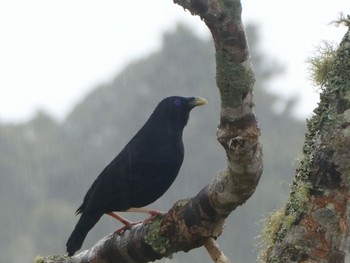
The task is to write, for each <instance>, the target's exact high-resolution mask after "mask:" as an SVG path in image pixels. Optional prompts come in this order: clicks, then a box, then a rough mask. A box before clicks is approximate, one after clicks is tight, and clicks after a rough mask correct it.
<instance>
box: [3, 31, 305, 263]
mask: <svg viewBox="0 0 350 263" xmlns="http://www.w3.org/2000/svg"><path fill="white" fill-rule="evenodd" d="M246 29H247V35H248V39H249V44H250V49H251V55H252V61H253V66H254V70H255V73H256V79H257V81H256V87H255V91H254V96H255V102H256V114H257V116H258V119H259V122H260V126H261V131H262V142H263V146H264V173H263V176H262V178H261V181H260V184H259V186H258V188H257V191H256V193H255V194H254V195H253V197H252V198H251V199H249V200H248V202H247V203H246V204H245V205H244V206H242V207H240V208H238V209H237V210H236V211H234V213H233V214H232V215H231V216H230V217H229V218H228V220H227V223H226V227H225V230H224V233H223V235H222V236H221V237H220V238H219V243H220V244H221V246H222V248H223V250H224V252H225V253H226V254H227V255H228V256H229V257H230V258H231V260H232V261H233V262H236V263H243V262H255V260H256V258H257V254H258V248H257V246H256V245H257V243H258V242H259V241H258V240H257V239H256V237H257V236H258V235H259V232H260V231H261V228H262V225H263V224H262V219H264V218H265V217H267V216H268V214H269V213H270V212H271V211H273V210H274V209H277V208H278V207H279V206H280V205H281V204H282V203H283V202H284V201H285V200H286V198H287V196H288V194H289V183H290V181H291V179H292V176H293V170H294V168H295V163H296V162H297V156H298V153H299V152H301V145H302V141H303V138H304V133H305V122H304V121H300V120H297V119H295V118H293V116H291V113H290V112H291V111H290V109H291V107H293V105H294V100H290V101H289V102H288V103H287V104H286V106H285V108H284V110H283V111H280V112H279V113H278V114H277V113H275V112H274V111H273V105H275V104H276V103H278V102H279V98H278V97H276V96H275V95H272V94H270V93H268V92H267V91H266V89H267V87H268V85H269V83H270V80H271V79H272V78H273V77H275V76H276V75H278V74H280V73H281V72H282V71H283V67H282V66H281V65H280V63H278V62H276V61H274V60H273V59H271V58H269V57H268V55H267V54H265V52H264V51H262V50H261V49H260V47H259V35H258V29H257V28H256V27H255V26H253V25H247V28H246ZM214 52H215V51H214V47H213V43H212V41H211V40H207V39H202V38H199V37H197V36H196V35H195V34H194V33H193V32H191V31H190V30H189V29H187V28H186V27H185V26H183V25H179V26H178V27H177V29H176V30H175V31H174V32H168V33H166V34H164V36H163V45H162V48H161V50H159V51H158V52H156V53H153V54H151V55H149V56H148V57H146V58H142V59H140V60H138V61H135V62H133V63H131V64H130V65H128V66H127V67H126V68H125V69H124V70H123V71H122V72H121V73H120V74H118V75H117V76H116V77H115V78H114V79H113V80H112V81H110V82H109V83H104V84H102V85H100V86H98V87H96V88H95V89H94V90H93V91H92V92H91V93H89V94H88V95H87V96H86V97H85V98H83V99H82V100H81V102H80V103H78V104H77V105H76V106H75V108H74V110H73V111H72V112H71V113H70V114H69V115H68V116H67V117H66V118H65V119H64V121H62V122H58V121H56V120H55V119H53V118H52V117H51V116H49V115H48V114H46V113H45V112H38V113H37V115H36V117H35V118H34V119H32V120H31V121H29V122H26V123H23V124H16V125H12V124H0V175H1V184H0V189H1V202H0V205H1V215H0V217H1V224H0V233H1V235H0V250H1V252H0V261H1V262H16V263H18V262H30V261H31V260H32V259H33V258H34V257H35V256H36V255H38V254H41V255H49V254H60V253H64V251H65V242H66V240H67V238H68V236H69V234H70V233H71V231H72V230H73V227H74V225H75V223H76V221H77V219H78V218H77V217H76V216H74V212H75V210H76V208H77V207H78V206H79V205H80V203H81V202H82V199H83V196H84V194H85V192H86V191H87V189H88V187H89V186H90V185H91V184H92V182H93V180H94V179H95V178H96V177H97V175H98V174H99V173H100V172H101V171H102V169H103V168H104V167H105V166H106V165H107V164H108V163H109V162H110V161H111V160H112V159H113V158H114V156H115V155H116V154H118V153H119V151H120V150H121V149H122V147H123V146H124V145H125V144H126V143H127V142H128V141H129V140H130V139H131V137H132V136H133V134H135V133H136V132H137V131H138V129H139V128H140V127H141V126H142V125H143V123H144V122H145V120H146V119H147V118H148V116H149V115H150V114H151V112H152V110H153V109H154V107H155V105H156V104H157V103H158V102H159V101H160V100H161V99H162V98H163V97H166V96H170V95H183V96H194V95H195V96H202V97H205V98H207V100H208V101H209V104H208V105H206V106H205V107H201V108H198V109H195V110H194V111H193V112H192V113H191V116H190V121H189V123H188V125H187V127H186V128H185V131H184V142H185V149H186V154H185V161H184V164H183V166H182V169H181V171H180V174H179V176H178V178H177V180H176V181H175V183H174V185H173V186H172V187H171V188H170V190H169V191H168V192H167V193H166V194H165V195H164V196H163V197H162V198H161V199H160V200H158V201H157V202H156V203H155V204H153V205H152V207H153V208H157V209H160V210H163V211H167V210H168V209H169V208H170V207H171V205H172V204H173V203H174V202H175V201H176V200H178V199H181V198H186V197H191V196H194V195H195V194H196V193H197V192H198V191H200V190H201V189H202V188H203V187H204V186H205V185H206V184H207V183H209V182H210V181H211V180H212V178H213V177H214V175H215V174H216V173H217V172H218V171H220V170H223V169H225V165H226V160H225V153H224V151H223V149H222V148H221V146H220V145H219V143H218V142H217V141H216V135H215V134H216V127H217V124H218V121H219V110H220V102H219V94H218V91H217V88H216V85H215V61H214ZM53 81H54V80H53ZM281 88H283V87H281ZM125 216H127V217H129V218H130V219H134V220H137V219H140V218H142V217H140V216H134V215H130V214H128V215H125ZM119 227H120V225H119V223H117V222H116V221H114V220H113V219H109V218H108V217H107V216H105V217H103V218H102V220H100V222H99V223H98V224H97V225H96V227H95V228H94V229H93V230H92V231H91V232H90V233H89V235H88V238H87V240H86V241H85V243H84V245H83V248H88V247H90V246H91V245H92V244H94V243H95V242H97V241H98V240H99V239H101V238H102V237H103V236H105V235H107V234H109V233H111V232H113V231H114V230H115V229H117V228H119ZM189 259H190V261H191V262H210V261H211V260H210V258H209V257H208V255H206V252H205V251H204V249H203V248H199V249H196V250H193V251H190V252H189V253H187V254H185V253H178V254H176V255H174V258H173V259H172V260H171V261H172V262H189ZM162 261H163V262H167V261H168V260H167V259H164V260H162Z"/></svg>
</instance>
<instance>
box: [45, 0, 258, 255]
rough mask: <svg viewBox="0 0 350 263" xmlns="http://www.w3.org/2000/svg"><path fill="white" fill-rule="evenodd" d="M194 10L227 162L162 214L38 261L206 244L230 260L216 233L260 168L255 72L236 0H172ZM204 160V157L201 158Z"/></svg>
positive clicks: (166, 252)
mask: <svg viewBox="0 0 350 263" xmlns="http://www.w3.org/2000/svg"><path fill="white" fill-rule="evenodd" d="M174 2H175V3H177V4H179V5H181V6H183V7H184V8H186V9H188V10H189V11H190V12H191V13H192V14H194V15H198V16H200V17H201V18H202V20H203V21H204V22H205V23H206V24H207V26H208V27H209V29H210V31H211V32H212V35H213V39H214V42H215V47H216V63H217V77H216V80H217V85H218V88H219V91H220V94H221V102H222V103H221V114H220V123H219V127H218V132H217V138H218V140H219V142H220V143H221V144H222V145H223V147H224V148H225V150H226V155H227V162H228V165H227V168H226V170H224V171H222V172H220V173H219V174H218V175H217V176H216V177H215V179H214V180H213V182H212V183H210V184H209V185H207V186H206V187H205V188H204V189H203V190H202V191H201V192H200V193H198V194H197V195H196V196H195V197H193V198H190V199H187V200H181V201H178V202H177V203H176V204H175V205H174V206H173V208H172V209H171V210H170V211H169V212H168V213H167V214H166V215H164V216H159V217H157V218H156V219H155V220H153V221H152V222H151V223H147V224H142V225H141V224H140V225H136V226H135V227H133V228H132V229H131V230H130V231H125V232H124V233H123V234H122V235H117V234H111V235H110V236H107V237H105V238H104V239H103V240H101V241H100V242H99V243H98V244H96V245H95V246H94V247H93V248H91V249H90V250H87V251H83V252H82V253H80V254H78V255H76V256H74V257H72V258H65V257H61V258H58V257H57V258H56V259H55V260H53V261H49V259H48V258H38V262H149V261H153V260H156V259H159V258H162V257H169V256H171V255H172V254H173V253H175V252H177V251H188V250H190V249H193V248H196V247H199V246H202V245H205V247H206V248H207V249H208V251H209V252H210V253H211V256H212V258H213V259H214V260H216V261H217V262H229V261H228V259H227V258H225V256H223V255H222V254H221V253H220V251H219V249H218V246H217V244H216V243H215V239H216V238H217V237H218V236H220V234H221V232H222V228H223V224H224V221H225V218H226V217H227V216H228V215H229V214H230V213H231V212H232V211H233V210H234V209H235V208H237V207H238V206H240V205H242V204H243V203H244V202H245V201H246V200H247V199H248V198H249V197H250V196H251V195H252V194H253V193H254V191H255V189H256V186H257V184H258V181H259V178H260V175H261V174H262V169H263V168H262V147H261V144H260V142H259V137H260V131H259V128H258V123H257V120H256V118H255V114H254V111H253V109H254V103H253V95H252V90H253V85H254V81H255V79H254V73H253V71H252V67H251V63H250V60H249V52H248V46H247V40H246V36H245V32H244V28H243V25H242V21H241V3H240V1H239V0H230V1H220V0H192V1H188V0H182V1H181V0H175V1H174ZM203 161H204V160H203Z"/></svg>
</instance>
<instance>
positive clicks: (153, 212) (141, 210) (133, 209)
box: [127, 207, 165, 223]
mask: <svg viewBox="0 0 350 263" xmlns="http://www.w3.org/2000/svg"><path fill="white" fill-rule="evenodd" d="M127 212H138V213H145V214H149V215H151V216H150V217H148V218H146V219H145V220H144V221H143V222H144V223H149V222H152V220H153V219H154V218H155V217H156V216H158V215H164V214H165V212H163V211H159V210H151V209H147V208H145V207H131V208H129V209H128V210H127Z"/></svg>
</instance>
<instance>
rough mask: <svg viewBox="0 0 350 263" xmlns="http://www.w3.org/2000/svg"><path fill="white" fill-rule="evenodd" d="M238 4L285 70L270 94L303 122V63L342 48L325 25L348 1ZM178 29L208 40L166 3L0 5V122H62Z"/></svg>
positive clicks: (312, 97)
mask: <svg viewBox="0 0 350 263" xmlns="http://www.w3.org/2000/svg"><path fill="white" fill-rule="evenodd" d="M242 3H243V18H244V21H245V22H255V23H256V24H257V25H258V26H259V28H260V29H261V33H260V35H261V46H262V48H263V50H264V51H265V52H266V53H268V54H270V55H271V56H272V57H273V58H276V59H277V60H278V61H280V62H282V63H283V64H285V66H286V70H287V72H286V74H284V75H282V76H281V77H279V78H278V79H277V80H276V81H274V82H273V83H270V89H271V90H274V91H275V92H278V93H281V94H283V95H284V96H287V97H288V96H292V95H295V94H298V95H300V96H301V104H300V105H299V107H298V112H297V113H298V114H299V116H306V115H307V114H308V113H310V112H311V111H312V109H313V108H314V107H315V105H316V102H317V98H318V95H317V92H316V91H317V88H316V87H313V86H312V83H311V82H310V81H309V75H308V73H307V65H306V64H305V60H306V59H307V57H308V56H310V55H312V52H313V51H314V50H315V46H317V45H318V44H319V43H320V42H321V41H322V40H329V41H333V42H336V43H338V42H339V41H340V40H341V38H342V36H343V34H344V33H345V31H346V29H345V28H336V27H334V26H329V25H328V23H329V22H330V21H332V20H334V19H336V18H337V17H338V16H339V13H340V12H341V11H342V12H344V13H345V14H347V13H346V11H347V10H349V2H348V0H337V1H333V0H323V1H316V0H308V1H301V0H297V1H289V0H288V1H277V0H266V1H257V0H256V1H254V0H244V1H242ZM180 21H181V22H182V23H184V24H187V25H189V26H190V27H191V28H192V29H193V30H194V32H196V33H198V34H199V35H200V36H204V37H205V36H208V35H209V33H208V30H207V29H206V27H205V25H204V23H203V22H202V21H200V19H199V18H198V17H192V16H191V15H190V14H189V12H185V11H184V10H183V9H182V8H181V7H179V6H176V5H174V4H173V1H170V0H153V1H143V0H139V1H116V0H113V1H112V0H100V1H92V0H85V1H83V0H75V1H68V0H31V1H27V0H11V1H7V0H2V1H1V2H0V72H1V73H0V121H3V122H9V121H11V122H14V121H15V122H18V121H23V120H27V119H28V118H31V117H32V116H33V115H34V114H35V112H36V111H37V110H38V109H39V108H43V109H44V110H46V111H48V112H49V113H50V114H52V115H53V116H55V117H57V118H63V117H64V116H65V114H67V112H69V110H70V109H71V108H72V106H73V105H74V103H76V102H77V101H79V100H81V99H82V96H83V95H84V94H86V93H87V92H88V91H89V90H91V89H92V88H94V87H96V85H98V84H100V83H103V82H108V81H109V80H111V78H113V77H114V76H115V74H116V73H118V72H120V71H121V70H122V69H123V67H124V66H125V65H126V64H127V63H129V62H130V61H132V60H134V59H137V58H140V57H145V56H146V55H147V54H149V53H150V52H152V51H155V50H156V49H157V48H159V47H160V40H161V35H162V33H164V32H166V31H169V30H173V29H174V28H175V25H176V24H177V23H178V22H180ZM196 95H200V94H196Z"/></svg>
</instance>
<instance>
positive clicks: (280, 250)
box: [262, 23, 350, 263]
mask: <svg viewBox="0 0 350 263" xmlns="http://www.w3.org/2000/svg"><path fill="white" fill-rule="evenodd" d="M348 25H349V23H348ZM321 53H322V52H321ZM313 62H317V63H314V65H316V66H317V67H318V68H316V69H315V70H316V75H317V77H318V80H317V82H319V83H322V94H321V100H320V103H319V105H318V107H317V108H316V110H315V115H314V116H313V117H312V118H311V119H310V120H309V121H308V132H307V134H306V140H305V144H304V148H303V158H302V160H301V163H300V167H299V168H298V169H297V171H296V174H295V178H294V182H293V185H292V191H291V194H290V198H289V201H288V203H287V204H286V206H285V208H283V209H281V210H279V211H277V212H276V213H275V214H274V215H272V217H271V218H270V220H269V222H268V224H267V226H266V229H265V232H264V233H265V234H264V236H265V237H264V240H265V241H266V242H267V245H268V248H267V249H266V250H265V252H264V253H263V256H262V261H263V262H283V263H285V262H308V263H311V262H315V263H316V262H317V263H323V262H324V263H325V262H332V263H345V262H350V31H348V32H347V33H346V34H345V36H344V38H343V40H342V42H341V43H340V45H339V47H338V48H337V49H336V50H335V51H333V52H331V51H330V50H329V49H328V50H326V52H324V53H323V54H322V55H321V56H320V57H319V58H316V59H315V60H313ZM320 80H321V81H320Z"/></svg>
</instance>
